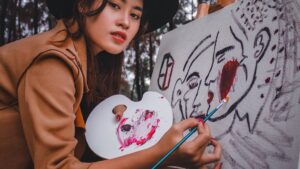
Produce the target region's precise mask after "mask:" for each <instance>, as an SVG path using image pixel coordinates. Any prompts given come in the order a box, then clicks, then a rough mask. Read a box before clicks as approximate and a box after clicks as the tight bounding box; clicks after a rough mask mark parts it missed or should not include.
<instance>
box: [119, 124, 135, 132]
mask: <svg viewBox="0 0 300 169" xmlns="http://www.w3.org/2000/svg"><path fill="white" fill-rule="evenodd" d="M131 127H132V126H131V125H130V124H124V125H123V126H121V131H122V132H128V131H130V129H131Z"/></svg>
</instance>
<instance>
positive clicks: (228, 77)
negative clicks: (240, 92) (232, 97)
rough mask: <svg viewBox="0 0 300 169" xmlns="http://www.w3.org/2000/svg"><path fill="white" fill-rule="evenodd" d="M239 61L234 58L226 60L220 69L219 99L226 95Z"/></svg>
mask: <svg viewBox="0 0 300 169" xmlns="http://www.w3.org/2000/svg"><path fill="white" fill-rule="evenodd" d="M239 65H240V64H239V62H238V61H237V60H236V59H234V60H231V61H228V62H227V63H226V64H225V65H224V66H223V69H222V73H221V80H220V86H219V88H220V96H221V100H223V99H225V98H226V96H227V95H228V93H229V91H230V89H231V87H232V85H233V82H234V80H235V76H236V71H237V69H238V67H239Z"/></svg>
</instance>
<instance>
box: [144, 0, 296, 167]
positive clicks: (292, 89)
mask: <svg viewBox="0 0 300 169" xmlns="http://www.w3.org/2000/svg"><path fill="white" fill-rule="evenodd" d="M299 4H300V2H299V0H285V1H283V0H255V1H254V0H241V1H239V2H237V3H235V4H233V5H231V6H228V7H226V8H224V9H223V10H220V11H218V12H215V13H213V14H211V15H209V16H207V17H204V18H202V19H200V20H195V21H193V22H190V23H188V24H186V25H184V26H181V27H179V28H177V29H175V30H174V31H171V32H169V33H167V34H166V35H165V36H164V37H163V40H162V42H161V46H160V51H159V56H158V59H157V61H156V65H155V68H154V72H153V75H152V79H151V85H150V90H152V91H157V92H160V93H162V94H163V95H164V96H165V97H166V98H167V99H168V100H169V101H170V103H171V105H172V109H173V113H174V121H175V122H178V121H180V120H183V119H186V118H189V117H203V116H205V114H206V113H208V112H209V111H211V110H212V109H213V108H215V107H216V105H217V104H218V103H219V102H220V100H221V99H222V98H224V97H225V96H227V95H228V96H229V97H230V100H229V102H228V103H227V104H226V105H224V106H223V107H222V108H221V109H220V110H219V111H218V112H217V113H216V114H215V115H214V116H213V117H212V118H211V119H210V120H209V121H208V122H207V123H208V124H209V126H210V128H211V130H212V133H213V136H214V137H215V138H216V139H217V140H219V141H220V142H221V144H222V146H223V153H222V161H223V162H224V165H223V166H224V168H225V169H227V168H238V169H243V168H245V169H249V168H253V169H260V168H262V169H264V168H271V169H293V168H297V167H298V160H299V150H300V130H299V127H300V125H299V124H300V123H299V121H300V34H299V28H300V5H299Z"/></svg>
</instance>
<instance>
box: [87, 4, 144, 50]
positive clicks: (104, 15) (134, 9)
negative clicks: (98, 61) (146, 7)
mask: <svg viewBox="0 0 300 169" xmlns="http://www.w3.org/2000/svg"><path fill="white" fill-rule="evenodd" d="M102 2H103V0H96V1H95V2H94V4H93V6H92V10H94V9H97V8H98V7H99V6H100V5H101V3H102ZM142 10H143V0H108V3H107V5H106V6H105V8H104V9H103V11H102V12H100V13H99V14H98V15H95V16H91V17H86V22H85V33H86V36H87V38H88V39H89V42H90V45H91V52H92V54H94V55H95V54H97V53H99V52H101V51H106V52H108V53H111V54H118V53H121V52H122V51H123V50H124V49H125V48H126V47H127V46H128V44H129V43H130V41H131V40H132V39H133V38H134V36H135V35H136V33H137V32H138V30H139V27H140V22H141V17H142Z"/></svg>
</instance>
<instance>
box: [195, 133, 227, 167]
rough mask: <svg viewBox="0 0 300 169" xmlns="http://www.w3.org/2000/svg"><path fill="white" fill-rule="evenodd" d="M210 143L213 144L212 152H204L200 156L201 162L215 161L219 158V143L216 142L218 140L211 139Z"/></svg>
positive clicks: (220, 149)
mask: <svg viewBox="0 0 300 169" xmlns="http://www.w3.org/2000/svg"><path fill="white" fill-rule="evenodd" d="M211 145H212V146H214V151H213V152H212V153H205V154H203V155H202V156H201V158H200V161H201V162H202V164H208V163H212V162H216V161H219V160H220V158H221V154H222V148H221V144H220V143H218V141H216V140H214V139H211Z"/></svg>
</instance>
